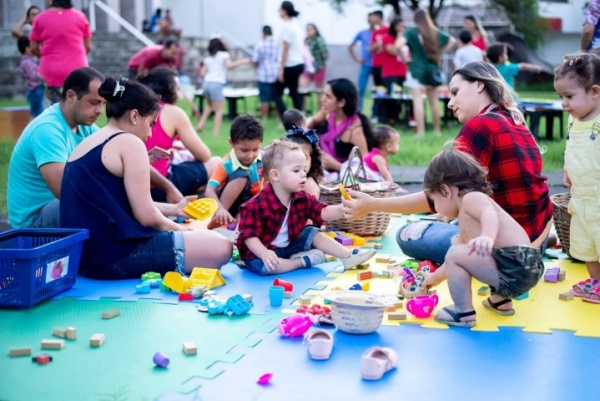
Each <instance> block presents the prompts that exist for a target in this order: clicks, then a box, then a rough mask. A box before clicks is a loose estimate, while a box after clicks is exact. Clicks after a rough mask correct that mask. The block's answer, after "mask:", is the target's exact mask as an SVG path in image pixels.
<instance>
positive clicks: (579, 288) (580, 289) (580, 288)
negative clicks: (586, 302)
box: [569, 277, 600, 297]
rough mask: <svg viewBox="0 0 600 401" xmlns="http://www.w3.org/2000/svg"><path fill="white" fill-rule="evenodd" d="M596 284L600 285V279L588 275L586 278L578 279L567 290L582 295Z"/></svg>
mask: <svg viewBox="0 0 600 401" xmlns="http://www.w3.org/2000/svg"><path fill="white" fill-rule="evenodd" d="M598 285H600V281H598V280H597V279H595V278H591V277H590V278H588V279H587V280H584V281H580V282H579V283H577V284H575V285H574V286H573V288H571V289H570V290H569V292H570V293H571V294H573V295H575V296H576V297H583V296H585V295H586V294H587V293H588V292H590V291H592V290H593V289H594V288H595V287H597V286H598Z"/></svg>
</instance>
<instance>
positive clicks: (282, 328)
mask: <svg viewBox="0 0 600 401" xmlns="http://www.w3.org/2000/svg"><path fill="white" fill-rule="evenodd" d="M311 326H312V319H311V318H310V316H308V315H305V314H303V313H294V314H293V315H291V316H288V317H286V318H283V319H282V320H281V322H280V323H279V325H278V326H277V330H279V334H281V336H282V337H297V336H301V335H303V334H304V333H306V332H307V331H308V329H310V327H311Z"/></svg>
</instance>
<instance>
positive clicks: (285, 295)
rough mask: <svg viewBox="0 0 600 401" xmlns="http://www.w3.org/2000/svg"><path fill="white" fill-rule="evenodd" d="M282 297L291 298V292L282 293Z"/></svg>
mask: <svg viewBox="0 0 600 401" xmlns="http://www.w3.org/2000/svg"><path fill="white" fill-rule="evenodd" d="M283 297H284V298H291V297H292V292H291V291H284V292H283Z"/></svg>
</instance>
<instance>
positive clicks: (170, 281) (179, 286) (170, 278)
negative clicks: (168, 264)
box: [163, 272, 192, 294]
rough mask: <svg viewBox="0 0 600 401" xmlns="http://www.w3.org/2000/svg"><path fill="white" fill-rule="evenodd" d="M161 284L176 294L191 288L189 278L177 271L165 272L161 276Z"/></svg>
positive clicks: (184, 292)
mask: <svg viewBox="0 0 600 401" xmlns="http://www.w3.org/2000/svg"><path fill="white" fill-rule="evenodd" d="M163 285H164V286H165V287H169V288H170V289H172V290H173V291H175V292H176V293H178V294H186V293H187V292H188V291H189V290H190V289H191V288H192V283H190V280H189V279H188V278H187V277H183V276H182V275H181V274H179V273H177V272H167V273H166V274H165V277H164V278H163Z"/></svg>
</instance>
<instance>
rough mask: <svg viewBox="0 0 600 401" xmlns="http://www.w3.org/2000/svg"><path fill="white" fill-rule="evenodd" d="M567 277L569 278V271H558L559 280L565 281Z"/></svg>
mask: <svg viewBox="0 0 600 401" xmlns="http://www.w3.org/2000/svg"><path fill="white" fill-rule="evenodd" d="M565 278H567V272H566V271H564V270H563V269H560V272H558V281H564V280H565Z"/></svg>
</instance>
